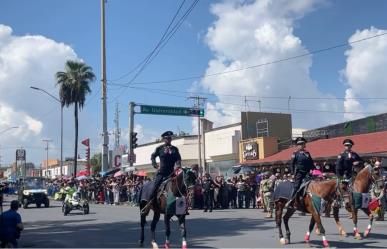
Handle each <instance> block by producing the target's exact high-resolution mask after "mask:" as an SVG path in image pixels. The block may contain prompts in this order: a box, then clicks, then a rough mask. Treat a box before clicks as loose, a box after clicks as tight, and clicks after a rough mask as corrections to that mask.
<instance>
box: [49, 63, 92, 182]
mask: <svg viewBox="0 0 387 249" xmlns="http://www.w3.org/2000/svg"><path fill="white" fill-rule="evenodd" d="M94 80H95V75H94V73H93V69H92V68H91V67H90V66H88V65H86V64H85V63H83V62H79V61H73V60H68V61H66V65H65V71H64V72H57V73H56V81H57V83H56V85H57V86H59V87H60V89H59V97H60V101H61V104H62V107H63V106H66V107H69V106H70V105H73V104H74V120H75V146H74V176H76V174H77V159H78V109H82V108H83V106H84V105H85V100H86V95H87V94H89V93H90V92H91V90H90V83H91V82H92V81H94Z"/></svg>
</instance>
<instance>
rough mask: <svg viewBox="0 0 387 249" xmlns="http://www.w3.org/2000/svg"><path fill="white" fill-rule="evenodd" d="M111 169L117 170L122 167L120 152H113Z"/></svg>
mask: <svg viewBox="0 0 387 249" xmlns="http://www.w3.org/2000/svg"><path fill="white" fill-rule="evenodd" d="M112 164H113V167H114V168H119V167H121V166H122V151H121V150H119V149H117V150H114V151H113V162H112Z"/></svg>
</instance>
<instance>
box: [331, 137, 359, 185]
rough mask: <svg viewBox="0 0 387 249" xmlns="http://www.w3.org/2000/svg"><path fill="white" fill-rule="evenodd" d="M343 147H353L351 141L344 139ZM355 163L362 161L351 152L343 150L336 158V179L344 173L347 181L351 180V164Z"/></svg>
mask: <svg viewBox="0 0 387 249" xmlns="http://www.w3.org/2000/svg"><path fill="white" fill-rule="evenodd" d="M343 145H345V146H348V145H350V146H352V145H354V143H353V141H352V140H351V139H345V140H344V141H343ZM356 161H362V159H361V158H360V156H359V155H358V154H357V153H356V152H354V151H352V150H348V151H347V150H345V151H344V152H343V153H341V154H340V155H339V156H338V158H337V162H336V175H337V176H338V177H343V175H344V173H346V174H345V175H346V176H347V179H350V178H352V173H353V171H352V167H353V163H354V162H356Z"/></svg>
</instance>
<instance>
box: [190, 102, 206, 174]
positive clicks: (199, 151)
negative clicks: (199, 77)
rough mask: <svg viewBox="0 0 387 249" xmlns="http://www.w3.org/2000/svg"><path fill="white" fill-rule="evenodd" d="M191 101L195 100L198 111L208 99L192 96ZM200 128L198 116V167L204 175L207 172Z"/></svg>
mask: <svg viewBox="0 0 387 249" xmlns="http://www.w3.org/2000/svg"><path fill="white" fill-rule="evenodd" d="M189 99H193V100H195V104H194V107H195V108H197V109H200V106H201V102H204V101H206V100H207V98H203V97H200V96H192V97H189ZM200 126H201V124H200V116H198V153H199V157H198V166H199V169H201V170H199V171H200V172H202V173H201V174H203V173H204V172H205V165H202V148H201V140H200V137H201V136H200V135H201V128H200Z"/></svg>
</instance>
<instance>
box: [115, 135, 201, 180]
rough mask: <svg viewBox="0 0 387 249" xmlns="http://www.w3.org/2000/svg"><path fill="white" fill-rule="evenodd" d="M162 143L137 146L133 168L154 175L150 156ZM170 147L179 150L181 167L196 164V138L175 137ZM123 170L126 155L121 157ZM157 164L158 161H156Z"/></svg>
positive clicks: (125, 166)
mask: <svg viewBox="0 0 387 249" xmlns="http://www.w3.org/2000/svg"><path fill="white" fill-rule="evenodd" d="M162 144H163V142H162V141H160V142H153V143H147V144H142V145H140V146H138V147H137V148H136V149H135V150H134V153H135V154H136V162H135V163H134V168H135V169H136V170H138V171H139V170H144V171H146V172H148V173H154V172H155V171H156V170H155V169H154V168H153V166H152V163H151V155H152V153H153V152H154V151H155V149H156V148H157V147H158V146H160V145H162ZM172 145H174V146H176V147H177V148H178V149H179V152H180V155H181V158H182V165H183V166H191V165H193V164H197V163H198V142H197V136H190V135H189V136H181V137H176V138H174V139H173V140H172ZM122 158H123V160H122V161H123V168H124V169H125V168H128V167H129V165H128V164H127V155H124V156H123V157H122ZM156 161H157V162H159V159H158V158H157V159H156Z"/></svg>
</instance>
